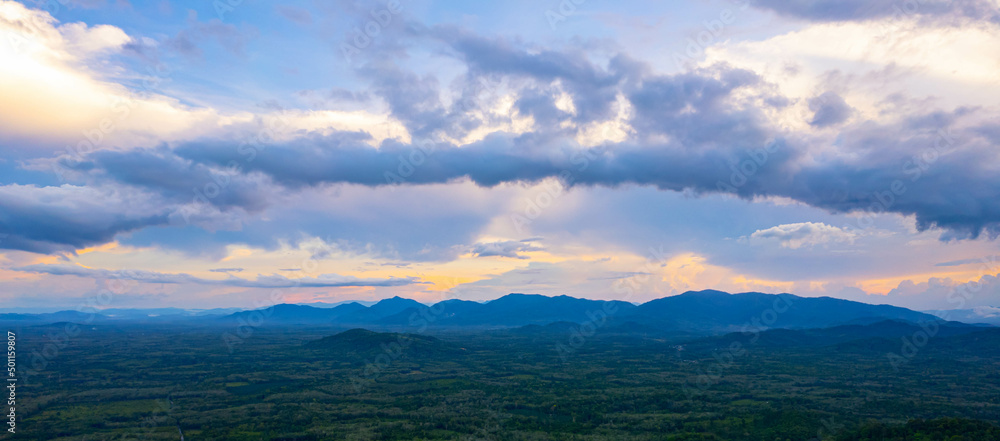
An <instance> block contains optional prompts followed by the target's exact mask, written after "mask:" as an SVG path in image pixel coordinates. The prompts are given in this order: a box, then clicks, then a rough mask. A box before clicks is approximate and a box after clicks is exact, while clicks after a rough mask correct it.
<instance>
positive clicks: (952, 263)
mask: <svg viewBox="0 0 1000 441" xmlns="http://www.w3.org/2000/svg"><path fill="white" fill-rule="evenodd" d="M998 258H1000V257H997V256H989V257H982V258H979V259H960V260H952V261H948V262H941V263H936V264H934V266H962V265H968V264H971V263H989V262H994V261H996V260H997V259H998Z"/></svg>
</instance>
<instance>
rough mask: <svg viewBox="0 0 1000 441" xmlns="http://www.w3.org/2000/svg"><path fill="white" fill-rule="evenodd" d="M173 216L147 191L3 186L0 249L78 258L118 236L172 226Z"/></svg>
mask: <svg viewBox="0 0 1000 441" xmlns="http://www.w3.org/2000/svg"><path fill="white" fill-rule="evenodd" d="M169 214H170V211H169V210H168V209H165V208H164V207H163V206H162V205H160V204H159V203H158V201H157V198H156V197H155V196H151V195H149V194H146V193H143V192H135V191H119V190H117V189H108V188H98V187H81V186H73V185H63V186H60V187H37V186H31V185H17V184H13V185H5V186H0V234H5V235H6V237H5V239H4V240H3V242H0V248H5V249H15V250H23V251H31V252H36V253H73V252H74V250H76V249H79V248H85V247H88V246H91V245H99V244H103V243H107V242H111V241H112V240H114V237H115V236H116V235H117V234H119V233H125V232H129V231H134V230H138V229H141V228H145V227H150V226H162V225H167V224H168V223H169Z"/></svg>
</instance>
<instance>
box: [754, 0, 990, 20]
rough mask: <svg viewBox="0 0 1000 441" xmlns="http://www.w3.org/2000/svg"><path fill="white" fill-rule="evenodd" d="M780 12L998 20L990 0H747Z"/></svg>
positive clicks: (816, 15)
mask: <svg viewBox="0 0 1000 441" xmlns="http://www.w3.org/2000/svg"><path fill="white" fill-rule="evenodd" d="M749 1H750V4H751V5H753V6H755V7H757V8H760V9H766V10H771V11H774V12H777V13H779V14H782V15H787V16H791V17H796V18H801V19H807V20H811V21H821V22H825V21H866V20H875V19H881V18H887V17H892V18H900V17H906V16H911V15H918V16H922V17H928V18H936V19H939V20H940V19H957V18H963V19H972V20H990V21H996V20H997V10H996V4H995V3H994V2H992V1H991V0H909V1H894V0H874V1H873V0H818V1H817V0H749Z"/></svg>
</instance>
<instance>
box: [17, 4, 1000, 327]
mask: <svg viewBox="0 0 1000 441" xmlns="http://www.w3.org/2000/svg"><path fill="white" fill-rule="evenodd" d="M0 97H2V99H0V308H42V307H45V308H56V309H73V308H79V307H80V306H81V305H99V306H100V307H109V308H111V307H114V308H145V307H180V308H192V309H199V308H214V307H254V306H260V305H264V304H271V303H276V302H287V303H308V302H338V301H344V300H377V299H381V298H387V297H392V296H402V297H408V298H413V299H416V300H419V301H422V302H428V303H431V302H436V301H439V300H445V299H449V298H462V299H470V300H489V299H494V298H497V297H500V296H503V295H505V294H507V293H511V292H518V293H538V294H544V295H563V294H565V295H570V296H574V297H585V298H592V299H619V300H626V301H631V302H644V301H648V300H652V299H655V298H661V297H664V296H669V295H676V294H679V293H682V292H685V291H689V290H702V289H718V290H724V291H728V292H746V291H759V292H767V293H782V292H788V293H793V294H798V295H802V296H832V297H839V298H845V299H850V300H859V301H865V302H869V303H887V304H894V305H899V306H905V307H909V308H914V309H921V310H929V309H955V308H971V307H979V306H990V305H992V306H1000V279H998V277H997V276H998V275H1000V274H998V273H1000V257H998V256H1000V247H998V243H997V241H996V237H997V235H998V234H1000V148H998V146H1000V107H998V103H1000V1H998V0H955V1H939V0H905V1H904V0H894V1H870V0H864V1H863V0H846V1H844V0H840V1H833V0H816V1H805V0H794V1H778V0H724V1H709V0H704V1H687V2H676V1H669V2H638V1H621V2H604V1H600V0H561V1H555V0H551V1H541V2H539V1H509V2H489V3H487V2H459V1H435V2H431V1H423V0H399V1H397V0H391V1H378V0H376V1H367V0H359V1H311V0H304V1H287V2H281V3H280V4H276V3H272V2H263V1H259V0H212V1H209V0H199V1H176V0H159V1H157V0H151V1H147V2H129V1H128V0H44V1H43V0H38V1H21V2H15V1H8V0H0Z"/></svg>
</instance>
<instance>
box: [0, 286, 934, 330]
mask: <svg viewBox="0 0 1000 441" xmlns="http://www.w3.org/2000/svg"><path fill="white" fill-rule="evenodd" d="M216 311H220V312H224V313H220V314H214V315H213V314H205V313H204V312H202V313H200V314H197V315H195V314H179V313H173V312H174V311H168V310H167V309H162V310H158V311H155V312H157V313H159V314H146V315H143V314H132V313H128V312H127V310H120V309H119V310H114V314H112V315H102V314H91V313H83V312H78V311H64V312H59V313H49V314H0V321H7V322H27V323H38V322H54V321H80V320H86V321H87V322H88V323H90V322H96V323H100V322H115V321H123V320H133V321H142V322H170V321H181V322H185V323H188V322H191V323H199V324H215V325H223V324H226V325H228V324H234V325H238V324H246V323H250V324H253V326H268V325H323V326H337V327H343V328H350V327H381V328H387V329H393V330H400V331H404V332H412V330H415V329H421V330H422V329H426V328H429V327H430V328H441V329H446V328H516V327H524V326H528V325H539V326H545V325H549V324H552V323H558V322H565V323H576V324H586V323H590V324H591V325H595V326H600V327H604V328H605V329H609V330H610V329H619V330H626V329H642V330H643V332H644V333H648V332H663V333H685V334H692V335H719V334H724V333H727V332H738V331H741V330H744V329H746V328H753V329H769V328H784V329H807V328H826V327H831V326H838V325H865V324H872V323H877V322H881V321H885V320H896V321H904V322H909V323H921V322H928V321H941V319H940V318H938V317H936V316H934V315H931V314H927V313H923V312H917V311H913V310H910V309H906V308H901V307H897V306H891V305H871V304H867V303H860V302H854V301H850V300H842V299H835V298H830V297H800V296H796V295H792V294H764V293H759V292H747V293H738V294H729V293H726V292H722V291H714V290H705V291H689V292H685V293H683V294H679V295H675V296H670V297H664V298H660V299H656V300H652V301H649V302H646V303H643V304H640V305H634V304H631V303H628V302H624V301H619V300H610V301H608V300H591V299H581V298H575V297H569V296H564V295H563V296H553V297H549V296H543V295H538V294H520V293H513V294H508V295H505V296H503V297H500V298H498V299H495V300H492V301H489V302H484V303H480V302H473V301H468V300H446V301H442V302H438V303H436V304H434V305H425V304H422V303H420V302H417V301H415V300H411V299H406V298H402V297H392V298H388V299H383V300H380V301H378V302H376V303H374V304H371V305H364V304H361V303H358V302H349V303H341V304H338V305H336V306H333V307H330V306H329V304H326V305H324V307H314V306H309V305H302V304H278V305H273V306H271V307H268V308H262V309H258V310H247V311H238V312H234V313H229V312H231V311H229V310H216ZM549 329H552V328H549Z"/></svg>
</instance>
